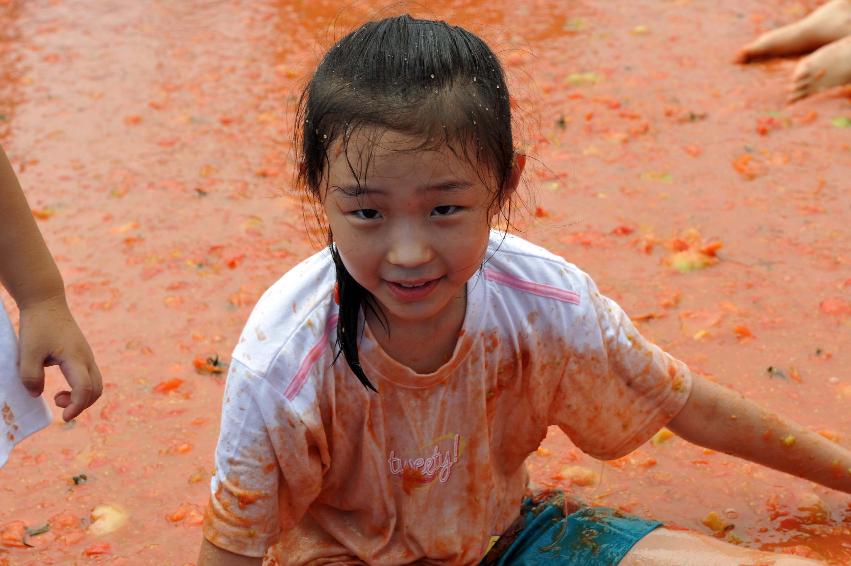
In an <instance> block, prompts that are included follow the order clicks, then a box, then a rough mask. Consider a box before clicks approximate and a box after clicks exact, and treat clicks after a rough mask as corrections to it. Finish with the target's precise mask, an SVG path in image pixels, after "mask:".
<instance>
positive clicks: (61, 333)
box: [18, 295, 102, 422]
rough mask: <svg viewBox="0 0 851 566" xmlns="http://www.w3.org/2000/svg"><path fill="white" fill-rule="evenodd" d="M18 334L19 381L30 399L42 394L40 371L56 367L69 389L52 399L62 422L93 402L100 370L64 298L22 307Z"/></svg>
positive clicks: (99, 393) (100, 386) (98, 386)
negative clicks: (58, 410)
mask: <svg viewBox="0 0 851 566" xmlns="http://www.w3.org/2000/svg"><path fill="white" fill-rule="evenodd" d="M20 334H21V335H20V339H19V344H18V349H19V352H20V372H21V381H22V382H23V384H24V387H26V388H27V390H28V391H29V392H30V394H31V395H32V396H33V397H37V396H38V395H41V393H42V392H43V391H44V368H45V367H46V366H54V365H58V366H59V367H60V368H61V370H62V374H63V375H64V376H65V379H66V380H67V381H68V385H70V386H71V390H70V391H60V392H59V393H57V394H56V396H55V397H54V401H55V402H56V406H57V407H62V408H63V409H64V411H63V412H62V418H63V419H64V420H65V421H66V422H68V421H70V420H71V419H73V418H74V417H76V416H77V415H79V414H80V413H82V412H83V411H84V410H85V409H86V408H88V407H89V406H91V405H92V404H93V403H94V402H95V401H97V399H98V397H100V395H101V391H102V384H101V375H100V370H98V367H97V364H96V363H95V359H94V355H93V354H92V350H91V348H90V347H89V344H88V342H86V339H85V337H83V333H82V332H81V331H80V328H79V327H78V326H77V323H76V322H75V321H74V317H73V316H72V315H71V311H70V310H68V305H67V303H66V302H65V296H64V295H61V296H58V297H54V298H51V299H47V300H43V301H40V302H37V303H35V304H32V305H27V306H24V307H22V308H21V332H20Z"/></svg>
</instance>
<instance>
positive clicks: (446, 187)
mask: <svg viewBox="0 0 851 566" xmlns="http://www.w3.org/2000/svg"><path fill="white" fill-rule="evenodd" d="M472 186H473V183H471V182H470V181H444V182H441V183H437V184H431V183H430V184H428V185H423V186H421V187H417V189H416V190H417V191H419V192H456V191H463V190H464V189H469V188H470V187H472ZM331 189H332V190H333V191H339V192H341V193H343V195H345V196H347V197H357V196H361V195H386V194H387V192H388V191H385V190H384V189H379V188H376V187H370V186H369V185H344V186H340V185H337V186H334V187H331Z"/></svg>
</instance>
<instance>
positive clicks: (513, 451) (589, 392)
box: [204, 232, 691, 565]
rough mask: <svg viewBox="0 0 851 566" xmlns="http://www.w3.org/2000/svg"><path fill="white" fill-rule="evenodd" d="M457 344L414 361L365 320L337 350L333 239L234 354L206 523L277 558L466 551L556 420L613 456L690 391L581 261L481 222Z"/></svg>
mask: <svg viewBox="0 0 851 566" xmlns="http://www.w3.org/2000/svg"><path fill="white" fill-rule="evenodd" d="M486 258H487V260H486V262H485V264H484V266H483V269H482V270H480V271H479V272H478V273H477V274H476V275H474V276H473V277H472V278H471V279H470V280H469V281H468V283H467V295H468V298H467V310H466V315H465V319H464V323H463V327H462V330H461V332H460V333H459V338H458V342H457V344H456V347H455V351H454V353H453V355H452V358H451V359H450V361H448V362H447V363H446V364H444V365H443V366H442V367H441V368H440V369H438V370H437V371H435V372H434V373H430V374H417V373H415V372H414V371H413V370H411V369H409V368H407V367H405V366H403V365H401V364H399V363H398V362H396V361H395V360H393V359H392V358H390V357H389V356H388V355H387V354H386V353H384V352H383V351H382V349H381V347H380V346H379V345H378V343H377V342H376V340H375V339H374V338H373V336H372V334H371V332H370V331H369V328H368V327H366V328H365V331H364V333H363V337H362V339H361V340H360V345H359V351H360V359H361V363H362V366H363V368H364V370H365V372H366V375H367V376H368V377H369V378H370V380H371V381H372V382H373V383H374V384H376V386H377V389H378V393H373V392H370V391H368V390H366V389H365V388H364V387H363V385H361V383H360V382H359V381H358V380H357V378H356V377H355V376H354V374H353V373H352V372H351V370H350V369H349V368H348V366H347V364H346V363H345V361H344V359H343V358H342V356H341V357H340V358H339V359H338V360H337V362H336V363H335V362H334V358H335V353H336V349H335V346H334V342H335V337H336V324H337V316H338V307H337V305H336V304H335V302H334V298H333V295H334V293H333V290H334V284H335V274H334V265H333V263H332V260H331V257H330V254H329V253H328V252H327V251H323V252H321V253H318V254H316V255H314V256H312V257H311V258H309V259H307V260H305V261H304V262H302V263H301V264H299V265H298V266H296V267H295V268H293V269H292V270H291V271H290V272H288V273H287V274H286V275H284V277H282V278H281V279H280V280H279V281H278V282H277V283H275V284H274V285H273V286H272V287H271V288H270V289H269V290H268V291H267V292H266V293H265V294H264V295H263V297H262V298H261V299H260V301H259V303H258V304H257V306H256V307H255V309H254V311H253V312H252V314H251V316H250V318H249V321H248V323H247V325H246V327H245V330H244V331H243V334H242V337H241V338H240V341H239V344H238V346H237V347H236V349H235V351H234V354H233V361H232V364H231V368H230V373H229V375H228V381H227V387H226V391H225V398H224V404H223V408H222V422H221V433H220V438H219V443H218V447H217V450H216V472H215V475H214V477H213V479H212V485H211V487H212V496H211V498H210V504H209V505H208V508H207V513H206V520H205V524H204V536H205V537H206V538H207V539H208V540H209V541H210V542H212V543H213V544H215V545H216V546H219V547H221V548H224V549H226V550H230V551H231V552H235V553H237V554H242V555H247V556H262V555H263V554H264V552H265V551H266V550H267V548H270V554H271V555H272V556H274V557H276V558H277V559H278V560H279V562H280V563H281V564H326V563H335V564H336V563H343V564H349V563H351V564H361V563H368V564H381V565H384V564H408V563H413V562H417V563H421V564H422V563H425V564H475V563H477V562H478V561H479V560H480V559H481V558H482V556H483V555H484V553H485V550H486V548H487V545H488V542H489V538H490V536H491V535H494V534H500V533H501V532H503V531H504V530H505V529H506V528H507V527H508V526H509V524H510V523H511V522H512V521H513V520H514V518H515V517H516V516H517V514H518V513H519V506H520V502H521V499H522V497H523V495H524V492H525V489H526V486H527V482H528V476H527V472H526V467H525V465H524V461H525V459H526V457H527V456H528V455H529V454H530V453H531V452H533V451H534V450H536V449H537V448H538V446H539V444H540V442H541V441H542V440H543V438H544V437H545V435H546V432H547V427H548V426H549V425H558V426H559V427H561V429H562V430H564V432H565V433H566V434H567V435H568V436H569V437H570V439H571V440H572V441H573V442H574V443H575V444H576V445H577V446H578V447H579V448H580V449H581V450H583V451H584V452H586V453H588V454H590V455H592V456H594V457H597V458H600V459H613V458H618V457H620V456H623V455H625V454H627V453H628V452H630V451H632V450H633V449H635V448H636V447H638V446H639V445H640V444H642V443H643V442H645V441H646V440H648V439H649V438H650V437H651V436H652V435H653V434H654V433H655V432H656V431H658V430H659V429H660V428H661V427H662V426H664V425H665V424H666V423H668V422H669V421H670V419H672V418H673V417H674V416H675V415H676V414H677V413H678V412H679V410H680V409H681V408H682V406H683V404H684V403H685V401H686V399H687V397H688V394H689V391H690V387H691V375H690V373H689V371H688V369H687V367H686V366H685V365H684V364H683V363H682V362H679V361H677V360H675V359H673V358H672V357H671V356H669V355H668V354H666V353H664V352H663V351H662V350H660V349H659V348H658V347H656V346H654V345H653V344H650V343H649V342H647V341H645V340H644V339H643V338H642V337H641V336H640V335H639V334H638V332H637V331H636V330H635V328H634V327H633V325H632V323H631V322H630V321H629V318H628V317H627V316H626V315H625V314H624V312H623V311H622V310H621V309H620V307H618V305H617V304H615V303H614V302H613V301H611V300H609V299H607V298H606V297H604V296H602V295H601V294H600V293H599V292H598V290H597V287H596V286H595V284H594V282H593V281H592V280H591V279H590V278H589V277H588V276H587V275H586V274H585V273H583V272H582V271H580V270H579V269H578V268H577V267H575V266H574V265H572V264H570V263H568V262H567V261H565V260H564V259H562V258H560V257H558V256H556V255H553V254H551V253H549V252H548V251H546V250H544V249H542V248H540V247H538V246H535V245H533V244H531V243H529V242H527V241H525V240H523V239H521V238H518V237H514V236H505V235H504V234H502V233H500V232H492V233H491V238H490V243H489V249H488V251H487V254H486Z"/></svg>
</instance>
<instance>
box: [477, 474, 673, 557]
mask: <svg viewBox="0 0 851 566" xmlns="http://www.w3.org/2000/svg"><path fill="white" fill-rule="evenodd" d="M566 508H567V512H568V514H567V515H566V514H565V509H566ZM661 525H662V523H660V522H659V521H649V520H647V519H642V518H640V517H633V516H631V515H625V514H623V513H621V512H619V511H615V510H613V509H609V508H606V507H583V506H577V507H576V508H570V503H569V502H568V504H567V505H565V496H564V494H563V493H562V492H560V491H552V492H548V493H544V494H541V495H539V496H536V497H534V498H532V497H529V498H526V499H525V500H524V501H523V507H522V509H521V513H520V517H518V518H517V520H516V521H515V522H514V524H512V525H511V527H509V529H508V530H507V531H506V532H505V533H504V534H503V535H502V536H500V537H499V539H497V540H496V542H495V543H494V544H493V546H492V547H491V548H490V550H489V551H488V553H487V555H485V557H484V558H483V559H482V561H481V563H480V566H496V565H499V566H503V565H506V566H508V565H518V566H539V565H540V566H544V565H555V566H574V565H575V566H580V565H581V566H589V565H600V566H603V565H606V566H609V565H614V564H618V563H619V562H620V561H621V560H622V559H623V557H624V556H626V553H627V552H629V549H630V548H632V547H633V545H635V543H637V542H638V541H639V540H641V538H642V537H644V536H645V535H647V534H648V533H650V532H651V531H652V530H653V529H655V528H657V527H659V526H661Z"/></svg>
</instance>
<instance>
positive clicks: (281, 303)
mask: <svg viewBox="0 0 851 566" xmlns="http://www.w3.org/2000/svg"><path fill="white" fill-rule="evenodd" d="M335 284H336V274H335V271H334V263H333V261H332V259H331V254H330V252H329V251H328V250H327V249H325V250H323V251H321V252H319V253H316V254H314V255H313V256H311V257H309V258H307V259H306V260H304V261H302V262H301V263H299V264H298V265H296V266H295V267H293V268H292V269H290V270H289V271H288V272H287V273H286V274H284V275H283V277H281V278H280V279H279V280H278V281H276V282H275V283H274V284H273V285H272V286H271V287H269V289H267V290H266V292H265V293H263V295H262V296H261V297H260V300H258V301H257V304H256V305H255V306H254V309H253V310H252V311H251V315H250V316H249V317H248V322H246V324H245V327H244V328H243V331H242V335H241V336H240V338H239V342H238V343H237V345H236V348H235V349H234V352H233V358H234V359H235V360H237V361H239V362H240V363H241V364H243V365H244V366H246V367H247V368H248V369H250V370H251V371H252V372H253V373H255V374H256V375H258V376H263V377H264V378H267V379H268V378H269V377H270V368H271V367H272V366H273V365H275V364H277V365H280V364H281V363H283V364H284V365H286V366H287V367H286V368H277V371H275V372H274V373H275V374H277V375H279V376H280V377H282V378H284V379H286V377H287V374H293V373H295V372H297V371H298V367H299V364H300V362H301V361H302V360H301V358H303V357H304V355H305V354H306V353H308V352H310V351H311V350H312V349H313V348H314V347H315V346H316V345H317V344H318V343H321V341H322V340H327V338H328V336H329V330H328V327H329V323H331V322H334V321H336V315H337V305H336V303H335V302H334V285H335ZM289 366H292V367H289Z"/></svg>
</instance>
